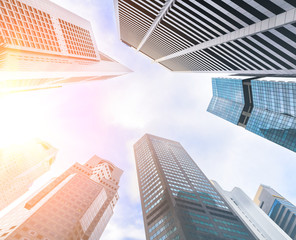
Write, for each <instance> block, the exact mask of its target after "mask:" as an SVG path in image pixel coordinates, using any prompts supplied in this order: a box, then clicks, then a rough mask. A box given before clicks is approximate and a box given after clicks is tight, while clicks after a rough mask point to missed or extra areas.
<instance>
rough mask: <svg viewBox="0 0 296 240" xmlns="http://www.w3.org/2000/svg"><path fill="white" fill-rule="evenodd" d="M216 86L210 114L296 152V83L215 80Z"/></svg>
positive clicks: (209, 109) (230, 79) (251, 79)
mask: <svg viewBox="0 0 296 240" xmlns="http://www.w3.org/2000/svg"><path fill="white" fill-rule="evenodd" d="M273 79H276V78H273ZM212 85H213V98H212V100H211V102H210V104H209V107H208V112H210V113H213V114H215V115H216V116H218V117H221V118H223V119H225V120H227V121H229V122H232V123H234V124H236V125H239V126H242V127H244V128H246V129H247V130H249V131H251V132H253V133H255V134H257V135H259V136H261V137H264V138H266V139H268V140H270V141H272V142H274V143H277V144H279V145H281V146H283V147H285V148H288V149H290V150H292V151H294V152H296V141H295V139H296V83H295V82H289V81H288V82H284V81H264V80H260V79H256V78H250V79H245V80H242V79H232V78H213V79H212Z"/></svg>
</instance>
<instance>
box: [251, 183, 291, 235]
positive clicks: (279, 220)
mask: <svg viewBox="0 0 296 240" xmlns="http://www.w3.org/2000/svg"><path fill="white" fill-rule="evenodd" d="M254 202H255V203H256V204H257V205H258V206H259V207H260V208H261V209H262V210H263V211H264V212H265V213H266V214H268V216H269V217H270V218H271V219H272V220H273V221H274V222H275V223H276V224H277V225H279V227H280V228H282V229H283V230H284V231H285V232H286V233H287V234H288V235H289V236H290V237H291V238H292V239H293V240H295V239H296V206H295V205H293V204H292V203H290V202H289V201H288V200H287V199H285V198H284V197H283V196H281V195H280V194H279V193H278V192H277V191H275V190H274V189H273V188H271V187H268V186H265V185H260V186H259V188H258V191H257V193H256V196H255V198H254Z"/></svg>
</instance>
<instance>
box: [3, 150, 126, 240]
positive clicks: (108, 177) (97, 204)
mask: <svg viewBox="0 0 296 240" xmlns="http://www.w3.org/2000/svg"><path fill="white" fill-rule="evenodd" d="M121 175H122V170H121V169H119V168H117V167H116V166H114V164H112V163H111V162H109V161H107V160H104V159H101V158H99V157H97V156H94V157H92V158H91V159H90V160H89V161H88V162H86V163H85V164H84V165H81V164H79V163H75V164H74V165H73V166H72V167H71V168H69V169H68V170H67V171H66V172H64V173H63V174H62V175H60V176H59V177H57V178H56V179H54V180H53V181H51V182H50V183H49V184H48V185H46V186H45V187H44V188H42V189H41V190H40V191H38V192H36V193H35V194H33V196H31V197H30V198H28V199H27V200H25V201H24V202H22V203H21V204H20V205H18V206H17V207H16V208H14V209H13V210H12V211H11V212H9V213H8V214H7V215H5V216H4V217H2V218H1V219H0V226H1V227H0V239H10V240H16V239H22V240H28V239H42V240H62V239H92V240H97V239H100V237H101V235H102V233H103V231H104V229H105V227H106V225H107V223H108V221H109V220H110V218H111V216H112V214H113V208H114V206H115V204H116V202H117V201H118V199H119V196H118V193H117V190H118V188H119V185H118V184H119V180H120V177H121Z"/></svg>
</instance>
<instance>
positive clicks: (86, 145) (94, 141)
mask: <svg viewBox="0 0 296 240" xmlns="http://www.w3.org/2000/svg"><path fill="white" fill-rule="evenodd" d="M54 2H56V3H57V4H59V5H61V6H63V7H65V8H67V9H68V10H70V11H73V12H74V13H76V14H78V15H80V16H82V17H84V18H86V19H88V20H89V21H90V22H91V24H92V27H93V30H94V33H95V37H96V41H97V45H98V48H99V50H100V51H102V52H104V53H106V54H107V55H109V56H110V57H112V58H114V59H116V60H117V61H118V62H120V63H122V64H124V65H126V66H127V67H129V68H130V69H132V70H133V73H131V74H128V75H125V76H122V77H118V78H114V79H110V80H106V81H98V82H93V83H88V84H77V85H71V86H66V87H62V88H60V89H52V90H44V91H35V92H30V93H23V94H19V95H18V98H19V99H20V103H19V106H18V107H21V108H22V109H24V111H28V112H32V111H33V112H35V116H36V117H35V119H30V121H33V122H34V121H35V122H36V126H40V129H39V137H40V138H41V139H43V140H45V141H48V142H50V143H51V144H52V145H53V146H55V147H56V148H58V149H59V153H58V156H57V159H56V162H55V163H54V165H53V166H52V171H51V172H49V173H48V174H45V176H43V177H42V178H41V179H40V180H39V181H38V183H36V184H35V185H36V186H37V185H42V184H43V183H44V182H46V181H48V179H50V178H51V177H53V176H54V175H56V174H58V173H61V172H63V171H64V170H65V169H66V168H67V167H69V166H70V165H71V164H73V163H74V162H76V161H77V162H81V163H84V162H85V161H87V160H88V159H89V158H90V157H91V156H92V155H94V154H97V155H98V156H100V157H102V158H105V159H108V160H110V161H112V162H114V163H115V164H116V165H117V166H119V167H120V168H122V169H123V170H124V175H123V176H122V179H121V182H120V186H121V187H120V190H119V195H120V200H119V202H118V204H117V206H116V208H115V212H114V215H113V217H112V219H111V221H110V222H109V224H108V226H107V228H106V230H105V232H104V234H103V236H102V238H101V239H102V240H110V239H116V240H131V239H137V240H141V239H145V235H144V227H143V220H142V213H141V206H140V198H139V193H138V186H137V176H136V170H135V164H134V156H133V149H132V145H133V144H134V143H135V142H136V141H137V140H138V139H139V138H140V137H141V136H142V135H143V134H145V133H151V134H154V135H158V136H161V137H165V138H169V139H173V140H176V141H179V142H180V143H181V144H182V145H183V147H184V148H185V149H186V150H187V151H188V153H189V154H190V155H191V157H192V158H193V159H194V160H195V161H196V163H197V164H198V165H199V167H200V168H201V169H202V170H203V171H204V173H205V174H206V175H207V176H208V178H210V179H214V180H216V181H218V182H219V184H220V185H221V186H222V187H223V188H224V189H226V190H231V189H232V188H233V187H235V186H238V187H240V188H242V189H243V190H244V191H245V192H246V193H247V194H248V195H249V196H250V197H251V198H253V197H254V195H255V193H256V191H257V188H258V186H259V184H261V183H263V184H266V185H270V186H272V187H273V188H275V189H276V190H277V191H279V192H280V193H281V194H282V195H283V196H285V197H286V198H287V199H289V200H290V201H291V202H293V203H296V193H295V190H294V189H295V188H294V183H295V182H296V175H295V169H296V158H295V153H293V152H291V151H289V150H286V149H284V148H282V147H280V146H278V145H276V144H274V143H271V142H269V141H267V140H265V139H263V138H261V137H259V136H256V135H255V134H253V133H250V132H248V131H246V130H244V129H243V128H240V127H237V126H235V125H233V124H231V123H229V122H227V121H224V120H222V119H220V118H218V117H216V116H214V115H212V114H210V113H208V112H206V109H207V106H208V104H209V102H210V99H211V96H212V89H211V77H212V76H219V74H218V75H217V74H208V75H206V74H193V73H188V74H184V73H173V72H170V71H169V70H167V69H165V68H164V67H162V66H161V65H158V64H157V63H154V62H153V61H152V60H151V59H149V58H147V57H146V56H144V55H143V54H141V53H138V52H136V51H135V50H134V49H132V48H129V47H127V46H126V45H125V44H123V43H121V42H120V40H119V35H118V32H117V28H116V23H115V16H114V8H113V7H114V6H113V1H111V0H100V1H96V0H83V1H82V0H62V1H61V0H55V1H54ZM29 95H30V99H29V97H28V96H29ZM77 99H80V101H77ZM73 103H75V104H73ZM45 119H46V121H45ZM49 119H50V124H47V125H46V126H43V125H42V124H41V123H42V122H47V123H48V120H49Z"/></svg>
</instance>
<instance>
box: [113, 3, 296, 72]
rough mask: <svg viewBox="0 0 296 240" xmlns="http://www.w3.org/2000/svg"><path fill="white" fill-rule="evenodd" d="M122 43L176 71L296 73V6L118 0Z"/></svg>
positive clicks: (283, 4)
mask: <svg viewBox="0 0 296 240" xmlns="http://www.w3.org/2000/svg"><path fill="white" fill-rule="evenodd" d="M114 2H115V8H116V12H117V21H118V29H119V32H120V38H121V40H122V41H123V42H124V43H126V44H127V45H129V46H132V47H133V48H135V49H137V50H138V51H140V52H142V53H143V54H145V55H147V56H149V57H150V58H152V59H154V60H155V61H156V62H158V63H160V64H162V65H163V66H165V67H167V68H168V69H170V70H172V71H190V72H191V71H193V72H229V73H231V72H235V73H240V74H242V73H245V74H262V73H263V74H281V75H285V74H295V73H296V60H295V58H296V55H295V53H296V34H295V32H296V24H295V21H296V14H295V7H296V2H295V1H294V0H279V1H238V0H237V1H231V0H224V1H220V0H204V1H183V0H182V1H174V0H167V1H165V0H159V1H141V0H114Z"/></svg>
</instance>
